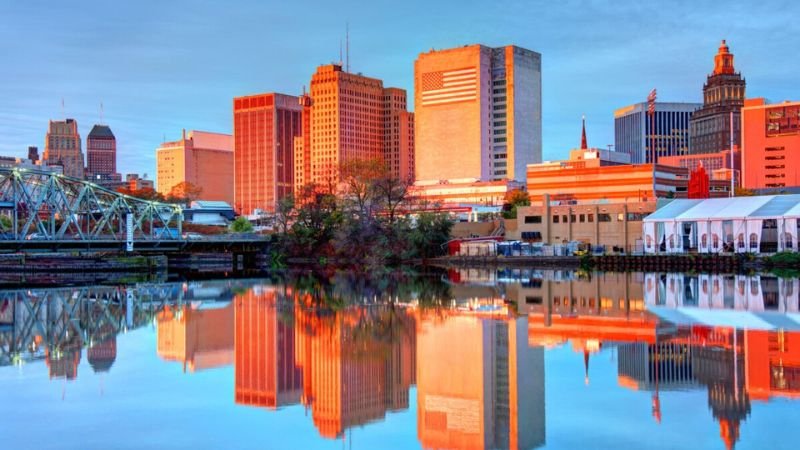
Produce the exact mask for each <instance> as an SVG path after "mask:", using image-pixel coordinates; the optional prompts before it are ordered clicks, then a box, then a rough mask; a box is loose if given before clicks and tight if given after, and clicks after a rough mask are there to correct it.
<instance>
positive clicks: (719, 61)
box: [714, 39, 734, 75]
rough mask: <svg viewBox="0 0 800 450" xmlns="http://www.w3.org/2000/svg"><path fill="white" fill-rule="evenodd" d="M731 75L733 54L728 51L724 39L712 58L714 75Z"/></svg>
mask: <svg viewBox="0 0 800 450" xmlns="http://www.w3.org/2000/svg"><path fill="white" fill-rule="evenodd" d="M723 73H725V74H732V73H734V72H733V53H731V52H730V51H729V49H728V44H727V43H725V39H723V40H722V43H721V44H720V45H719V50H718V51H717V54H716V56H714V75H720V74H723Z"/></svg>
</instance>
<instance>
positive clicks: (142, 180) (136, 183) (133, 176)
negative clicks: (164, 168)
mask: <svg viewBox="0 0 800 450" xmlns="http://www.w3.org/2000/svg"><path fill="white" fill-rule="evenodd" d="M146 177H147V174H144V176H139V174H138V173H129V174H127V175H125V183H123V186H124V187H126V188H127V189H130V190H131V191H140V190H142V189H153V188H154V187H155V183H153V180H148V179H147V178H146Z"/></svg>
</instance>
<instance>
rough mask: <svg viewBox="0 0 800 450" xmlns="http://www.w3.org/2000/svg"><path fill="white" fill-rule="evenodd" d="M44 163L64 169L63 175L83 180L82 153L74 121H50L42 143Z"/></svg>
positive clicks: (76, 125) (76, 123)
mask: <svg viewBox="0 0 800 450" xmlns="http://www.w3.org/2000/svg"><path fill="white" fill-rule="evenodd" d="M43 159H44V161H45V162H46V163H47V164H48V165H51V166H61V167H63V168H64V175H66V176H69V177H75V178H83V152H82V151H81V135H80V133H78V122H76V121H75V119H66V120H51V121H50V127H49V128H48V130H47V137H46V138H45V142H44V157H43Z"/></svg>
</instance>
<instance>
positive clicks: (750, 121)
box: [742, 98, 800, 189]
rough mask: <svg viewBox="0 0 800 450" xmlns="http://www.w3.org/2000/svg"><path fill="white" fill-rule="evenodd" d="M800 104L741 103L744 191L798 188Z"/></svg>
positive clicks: (757, 100) (751, 100)
mask: <svg viewBox="0 0 800 450" xmlns="http://www.w3.org/2000/svg"><path fill="white" fill-rule="evenodd" d="M798 169H800V102H784V103H776V104H772V105H769V104H767V103H766V101H765V100H764V99H763V98H754V99H748V100H745V103H744V107H743V108H742V172H743V181H744V182H743V186H744V187H745V188H747V189H781V188H788V187H799V186H800V173H798Z"/></svg>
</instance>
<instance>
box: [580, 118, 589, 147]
mask: <svg viewBox="0 0 800 450" xmlns="http://www.w3.org/2000/svg"><path fill="white" fill-rule="evenodd" d="M581 121H582V122H583V129H582V131H581V150H586V149H587V148H589V147H588V146H587V145H586V116H583V117H582V118H581Z"/></svg>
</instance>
